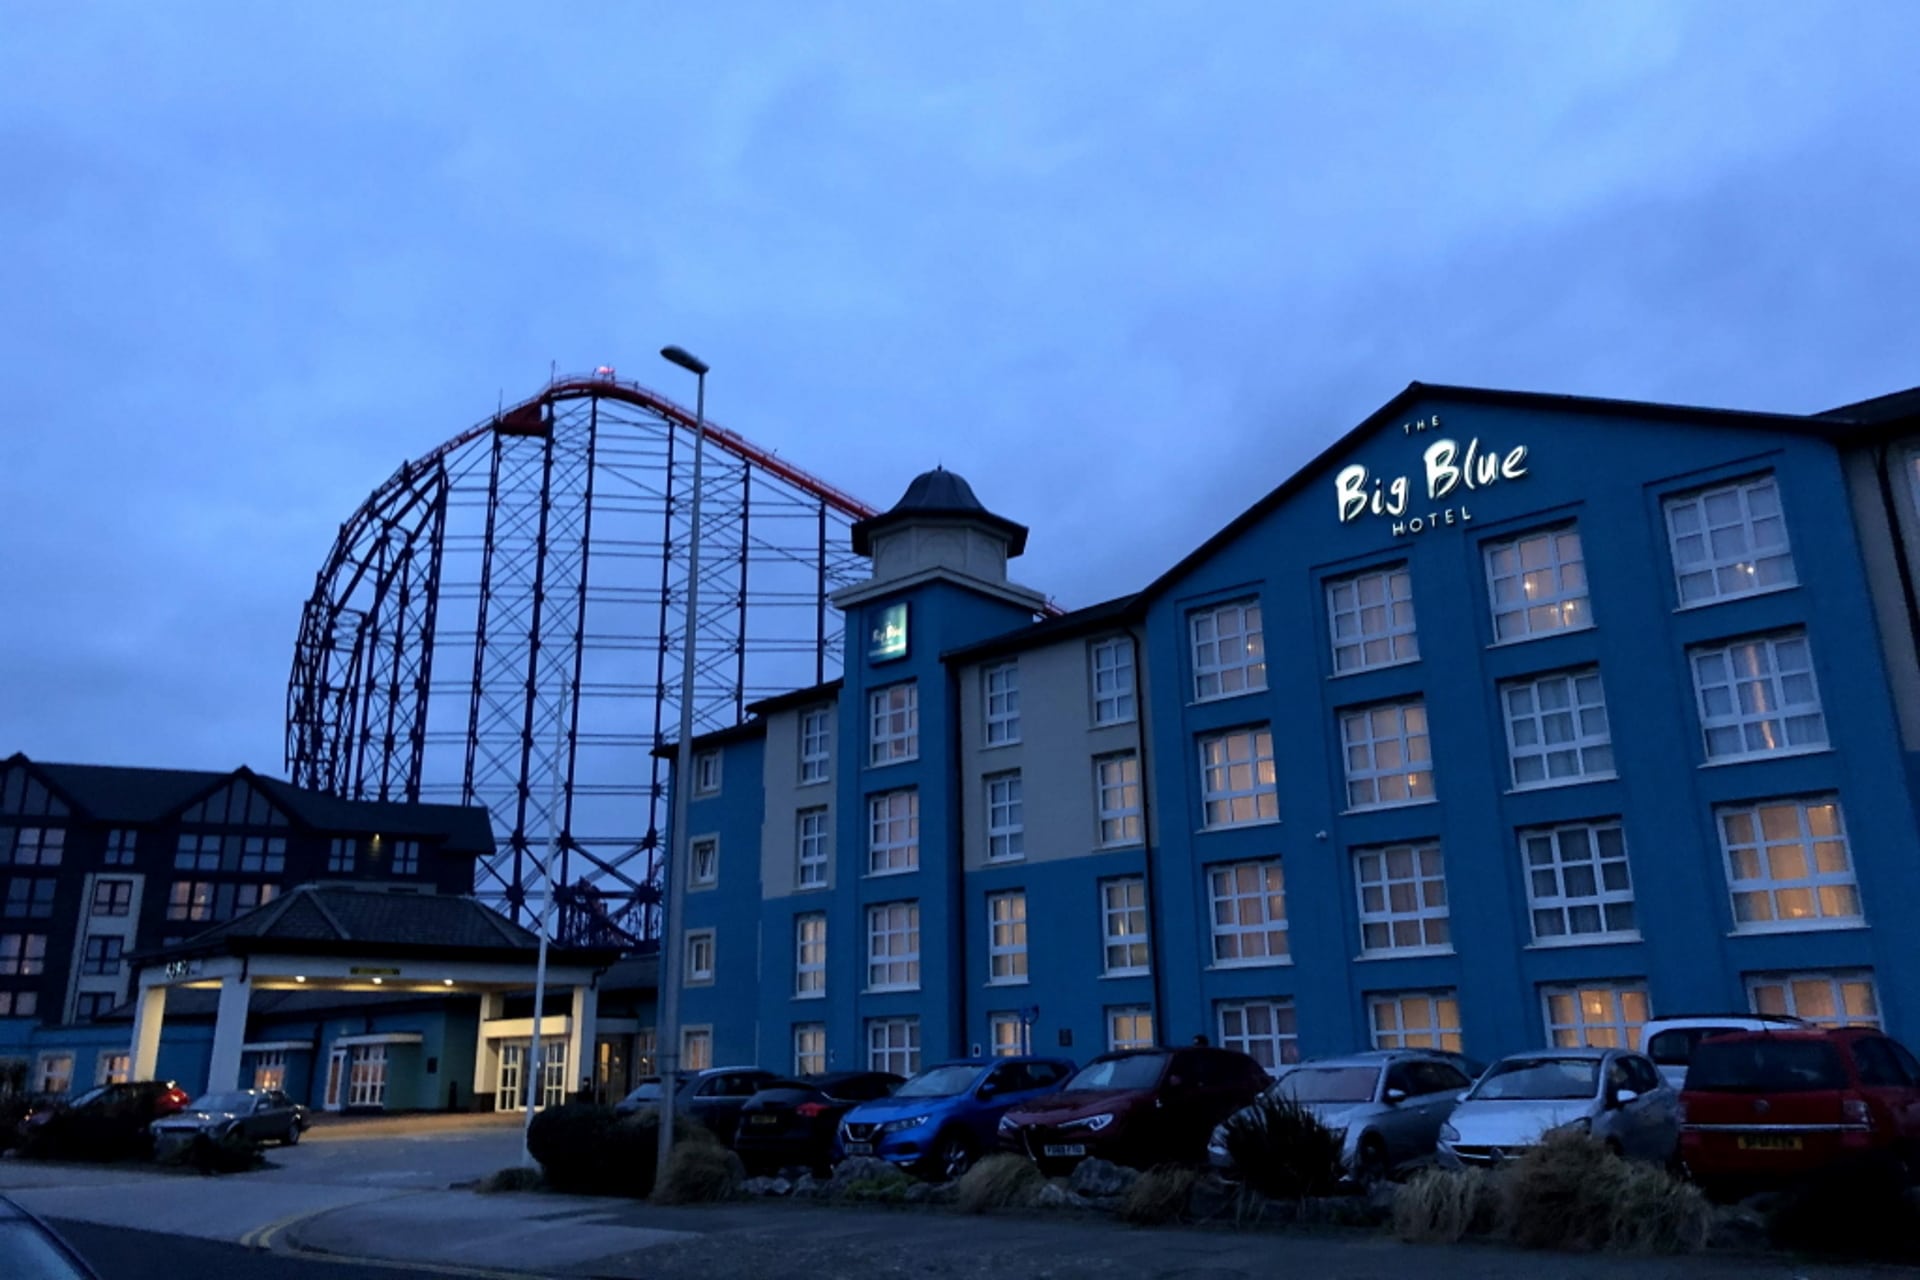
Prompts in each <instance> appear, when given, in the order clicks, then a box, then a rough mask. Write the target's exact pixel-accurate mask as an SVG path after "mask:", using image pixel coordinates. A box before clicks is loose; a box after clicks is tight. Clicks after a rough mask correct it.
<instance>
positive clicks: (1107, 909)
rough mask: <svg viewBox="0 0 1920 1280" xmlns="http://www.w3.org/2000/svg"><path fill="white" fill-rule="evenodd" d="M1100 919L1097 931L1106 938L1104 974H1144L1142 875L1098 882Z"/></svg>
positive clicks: (1146, 960) (1144, 887) (1144, 891)
mask: <svg viewBox="0 0 1920 1280" xmlns="http://www.w3.org/2000/svg"><path fill="white" fill-rule="evenodd" d="M1100 918H1101V933H1102V935H1103V936H1104V937H1105V939H1106V956H1105V972H1106V974H1107V976H1108V977H1110V978H1114V977H1120V976H1123V975H1126V974H1138V973H1146V972H1147V970H1148V965H1149V963H1150V961H1149V956H1150V951H1149V948H1148V940H1147V882H1146V879H1145V877H1142V876H1127V877H1124V878H1122V879H1118V880H1103V881H1101V882H1100Z"/></svg>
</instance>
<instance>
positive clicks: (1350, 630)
mask: <svg viewBox="0 0 1920 1280" xmlns="http://www.w3.org/2000/svg"><path fill="white" fill-rule="evenodd" d="M1327 631H1328V634H1329V638H1330V640H1331V641H1332V645H1333V674H1335V675H1336V676H1344V675H1352V674H1353V673H1355V672H1358V671H1378V670H1380V669H1381V668H1383V667H1398V666H1403V665H1405V664H1406V663H1409V662H1418V661H1419V660H1420V636H1419V632H1418V630H1417V629H1416V627H1415V624H1414V616H1413V572H1412V570H1411V569H1409V568H1408V566H1407V563H1406V561H1404V560H1403V561H1401V562H1399V563H1398V564H1391V565H1384V566H1382V567H1380V568H1378V569H1367V570H1364V571H1363V572H1360V573H1350V574H1346V575H1344V576H1342V577H1338V578H1333V579H1331V580H1329V581H1328V583H1327Z"/></svg>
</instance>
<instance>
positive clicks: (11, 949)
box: [0, 933, 47, 978]
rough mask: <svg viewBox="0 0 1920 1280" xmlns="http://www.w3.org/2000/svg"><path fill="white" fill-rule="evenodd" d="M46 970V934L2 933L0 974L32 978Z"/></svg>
mask: <svg viewBox="0 0 1920 1280" xmlns="http://www.w3.org/2000/svg"><path fill="white" fill-rule="evenodd" d="M46 971H47V935H46V934H44V933H0V976H5V977H13V978H32V977H36V976H38V975H39V974H42V973H45V972H46Z"/></svg>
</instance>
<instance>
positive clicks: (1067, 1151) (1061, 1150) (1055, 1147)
mask: <svg viewBox="0 0 1920 1280" xmlns="http://www.w3.org/2000/svg"><path fill="white" fill-rule="evenodd" d="M1040 1150H1041V1151H1042V1153H1044V1154H1046V1155H1050V1156H1083V1155H1085V1154H1087V1147H1086V1144H1085V1143H1082V1142H1061V1143H1048V1144H1047V1145H1046V1146H1044V1147H1042V1148H1040Z"/></svg>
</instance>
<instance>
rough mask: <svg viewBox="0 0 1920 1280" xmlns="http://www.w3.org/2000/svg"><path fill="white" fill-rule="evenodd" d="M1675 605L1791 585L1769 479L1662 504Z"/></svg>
mask: <svg viewBox="0 0 1920 1280" xmlns="http://www.w3.org/2000/svg"><path fill="white" fill-rule="evenodd" d="M1666 507H1667V538H1668V543H1669V546H1670V547H1671V549H1672V552H1673V572H1674V579H1675V583H1676V585H1677V586H1678V588H1679V592H1680V603H1681V604H1682V605H1690V604H1708V603H1710V602H1712V601H1715V600H1729V599H1732V598H1734V597H1736V596H1747V595H1752V594H1754V593H1755V592H1757V591H1771V590H1774V589H1775V588H1777V587H1790V586H1792V585H1794V582H1795V578H1794V572H1793V555H1792V552H1791V551H1790V550H1789V549H1788V547H1787V522H1786V517H1785V516H1784V515H1782V514H1781V511H1780V489H1779V486H1778V485H1777V484H1776V483H1775V482H1774V478H1773V477H1772V476H1760V477H1758V478H1756V479H1752V480H1743V481H1740V482H1739V483H1737V484H1730V485H1723V486H1721V487H1719V488H1714V489H1703V490H1700V491H1699V492H1696V493H1688V494H1682V495H1681V496H1679V497H1675V498H1669V499H1667V504H1666Z"/></svg>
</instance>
